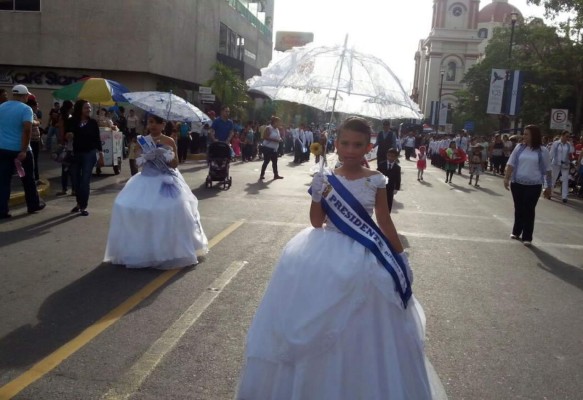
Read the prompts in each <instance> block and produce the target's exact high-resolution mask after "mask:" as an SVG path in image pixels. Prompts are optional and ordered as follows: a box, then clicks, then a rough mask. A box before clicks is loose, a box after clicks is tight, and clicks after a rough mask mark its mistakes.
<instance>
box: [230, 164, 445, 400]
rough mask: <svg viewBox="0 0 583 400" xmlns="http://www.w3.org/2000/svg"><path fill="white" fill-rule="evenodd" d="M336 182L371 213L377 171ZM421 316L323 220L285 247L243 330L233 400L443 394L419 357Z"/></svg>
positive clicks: (411, 398)
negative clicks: (242, 353) (241, 362)
mask: <svg viewBox="0 0 583 400" xmlns="http://www.w3.org/2000/svg"><path fill="white" fill-rule="evenodd" d="M339 178H340V179H341V180H342V183H343V184H344V185H345V186H346V187H347V188H348V189H349V190H350V192H351V193H352V194H354V195H355V197H356V198H357V199H358V200H359V201H360V202H361V203H362V204H363V206H364V207H365V208H366V210H367V211H368V212H369V214H370V215H372V212H373V208H374V202H375V196H376V191H377V189H378V188H384V187H385V184H386V178H385V177H384V176H383V175H380V174H379V175H373V176H372V177H369V178H362V179H357V180H353V181H350V180H347V179H345V178H343V177H339ZM424 324H425V316H424V313H423V309H422V308H421V305H420V304H419V303H418V302H417V301H416V300H415V298H414V297H413V298H411V300H410V301H409V305H408V307H407V308H406V309H404V308H403V306H402V302H401V298H400V297H399V294H398V293H397V291H396V290H395V284H394V282H393V280H392V278H391V276H390V275H389V273H388V272H387V271H386V270H385V269H384V267H383V266H382V265H381V264H380V263H379V261H378V260H377V258H376V257H375V256H374V255H373V254H372V253H371V252H370V251H369V250H368V249H366V248H365V247H364V246H362V245H361V244H359V243H358V242H356V241H355V240H353V239H351V238H350V237H348V236H346V235H344V234H343V233H341V232H340V231H339V230H338V229H337V228H336V227H335V226H334V225H333V224H331V223H330V222H328V223H327V224H326V225H325V227H324V228H319V229H314V228H307V229H304V230H303V231H301V232H300V233H299V234H297V235H296V236H295V237H294V238H293V239H291V241H290V242H289V243H288V244H287V245H286V247H285V248H284V250H283V254H282V255H281V258H280V260H279V263H278V265H277V267H276V269H275V271H274V274H273V276H272V279H271V282H270V283H269V285H268V288H267V290H266V293H265V295H264V297H263V300H262V302H261V304H260V306H259V308H258V310H257V313H256V315H255V318H254V320H253V323H252V324H251V327H250V329H249V332H248V336H247V349H246V357H245V366H244V368H243V371H242V375H241V380H240V383H239V388H238V392H237V395H236V398H237V399H239V400H266V399H272V400H309V399H314V400H328V399H333V400H343V399H345V400H357V399H359V400H360V399H362V400H376V399H392V400H395V399H403V400H405V399H408V400H424V399H437V398H446V396H445V392H444V390H443V387H442V386H441V383H440V382H439V378H438V377H437V376H436V375H435V373H434V372H433V369H432V367H431V365H430V364H429V362H428V361H427V360H426V358H425V354H424Z"/></svg>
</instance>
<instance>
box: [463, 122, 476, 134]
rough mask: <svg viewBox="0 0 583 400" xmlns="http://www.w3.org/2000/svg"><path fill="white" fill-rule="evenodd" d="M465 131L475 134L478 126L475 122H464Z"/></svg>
mask: <svg viewBox="0 0 583 400" xmlns="http://www.w3.org/2000/svg"><path fill="white" fill-rule="evenodd" d="M464 129H465V130H466V131H468V132H473V131H474V130H475V129H476V124H475V122H474V121H466V122H464Z"/></svg>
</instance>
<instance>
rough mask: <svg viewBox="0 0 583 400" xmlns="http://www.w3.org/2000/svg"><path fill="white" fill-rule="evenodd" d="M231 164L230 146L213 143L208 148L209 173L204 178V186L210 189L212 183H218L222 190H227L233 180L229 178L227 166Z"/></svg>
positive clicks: (222, 143)
mask: <svg viewBox="0 0 583 400" xmlns="http://www.w3.org/2000/svg"><path fill="white" fill-rule="evenodd" d="M230 163H231V146H229V145H228V144H227V143H224V142H214V143H211V144H210V145H209V147H208V165H209V173H208V175H207V177H206V182H205V186H206V187H207V188H210V187H211V186H213V182H220V184H222V185H223V189H228V188H230V187H231V185H232V183H233V178H231V177H230V176H229V165H230Z"/></svg>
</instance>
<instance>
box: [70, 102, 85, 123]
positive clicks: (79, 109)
mask: <svg viewBox="0 0 583 400" xmlns="http://www.w3.org/2000/svg"><path fill="white" fill-rule="evenodd" d="M88 103H89V102H88V101H87V100H83V99H79V100H77V101H76V102H75V105H74V106H73V117H72V118H73V120H75V121H77V122H79V121H81V115H82V114H83V106H85V104H88Z"/></svg>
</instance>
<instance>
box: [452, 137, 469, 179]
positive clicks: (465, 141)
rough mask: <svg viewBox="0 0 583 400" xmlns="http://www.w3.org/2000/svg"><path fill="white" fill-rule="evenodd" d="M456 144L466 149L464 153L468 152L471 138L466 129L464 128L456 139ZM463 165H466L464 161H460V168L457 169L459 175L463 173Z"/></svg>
mask: <svg viewBox="0 0 583 400" xmlns="http://www.w3.org/2000/svg"><path fill="white" fill-rule="evenodd" d="M455 144H456V146H457V147H458V149H462V150H463V151H464V153H466V154H468V150H469V145H470V139H469V137H468V133H467V132H466V131H465V129H464V130H462V131H461V132H460V134H459V136H458V137H457V138H456V139H455ZM463 167H464V163H460V164H459V166H458V170H457V173H458V175H461V174H462V168H463Z"/></svg>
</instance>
